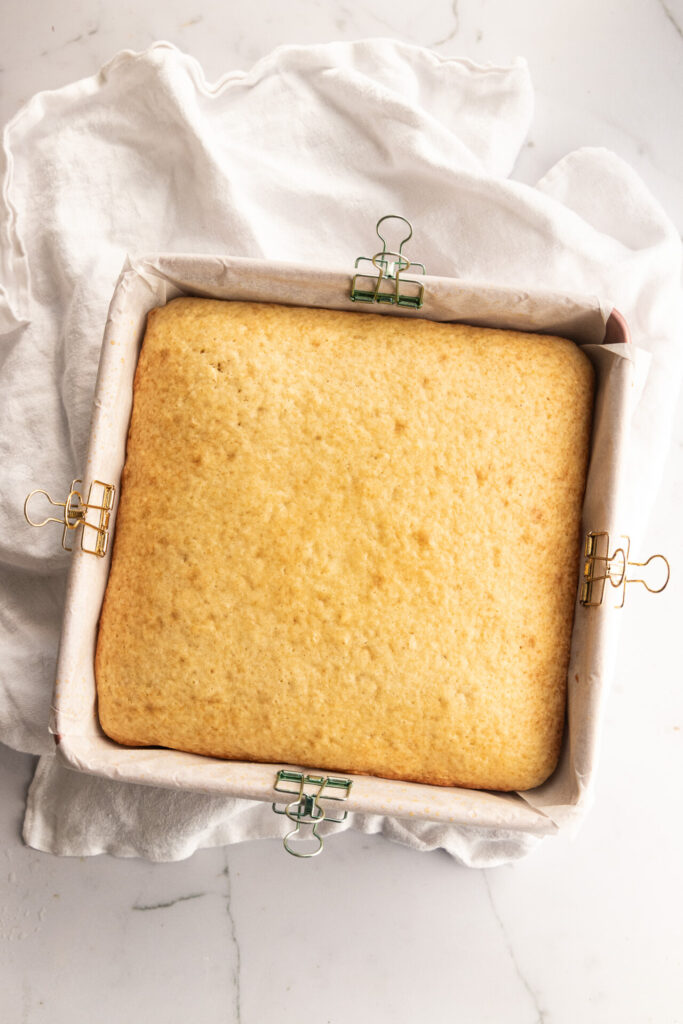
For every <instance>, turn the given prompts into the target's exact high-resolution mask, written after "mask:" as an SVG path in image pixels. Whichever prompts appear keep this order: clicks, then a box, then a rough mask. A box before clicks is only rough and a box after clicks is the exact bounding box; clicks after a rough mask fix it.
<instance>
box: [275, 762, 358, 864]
mask: <svg viewBox="0 0 683 1024" xmlns="http://www.w3.org/2000/svg"><path fill="white" fill-rule="evenodd" d="M351 785H352V783H351V780H350V779H340V778H335V777H334V776H330V775H305V774H304V773H303V772H295V771H291V770H290V769H287V768H282V769H280V771H279V772H278V773H277V775H276V776H275V784H274V786H273V789H275V790H277V791H278V793H290V794H293V795H295V799H294V800H292V801H291V803H288V804H276V803H275V804H273V810H274V811H275V813H276V814H284V815H285V816H286V817H287V818H289V820H290V821H291V822H293V823H294V828H293V829H291V830H290V831H289V832H288V833H287V835H286V836H285V837H284V839H283V840H282V842H283V845H284V848H285V850H286V851H287V853H291V855H292V856H293V857H302V858H308V857H317V855H318V854H319V853H322V850H323V846H324V840H323V837H322V836H321V835H320V833H319V832H318V826H319V825H322V823H323V821H329V822H331V823H334V824H337V825H339V824H341V822H342V821H344V819H345V818H346V816H347V814H348V811H344V813H343V814H342V815H341V817H337V818H333V817H330V816H329V815H328V814H327V812H326V811H325V808H324V807H322V805H321V804H320V798H321V797H323V796H324V797H325V799H327V800H345V799H346V797H347V796H348V795H349V791H350V789H351ZM306 787H308V788H309V789H313V792H312V793H310V792H308V793H307V792H306ZM342 790H343V792H342V795H341V796H338V795H335V792H336V793H339V792H340V791H342ZM302 825H310V826H311V833H310V835H309V836H308V837H306V836H303V835H301V834H300V833H301V826H302ZM306 839H314V840H315V841H316V843H317V846H315V847H314V848H313V849H312V850H307V849H304V848H303V844H304V843H305V842H306ZM302 841H303V842H302ZM297 846H298V847H299V849H297Z"/></svg>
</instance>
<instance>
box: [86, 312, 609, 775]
mask: <svg viewBox="0 0 683 1024" xmlns="http://www.w3.org/2000/svg"><path fill="white" fill-rule="evenodd" d="M592 399H593V369H592V366H591V364H590V362H589V360H588V358H587V357H586V356H585V355H584V354H583V353H582V352H581V351H580V349H579V348H578V347H577V346H576V345H575V344H574V343H573V342H570V341H567V340H565V339H562V338H557V337H551V336H545V335H538V334H522V333H518V332H513V331H501V330H492V329H487V328H482V327H470V326H464V325H460V324H453V323H437V322H433V321H429V320H424V319H418V318H413V317H397V316H391V315H377V314H368V313H365V312H338V311H334V310H327V309H312V308H302V307H289V306H281V305H274V304H263V303H248V302H229V301H218V300H211V299H200V298H179V299H174V300H173V301H171V302H169V303H168V304H167V305H166V306H163V307H161V308H159V309H155V310H152V312H151V313H150V314H149V317H148V323H147V329H146V333H145V338H144V343H143V346H142V350H141V354H140V359H139V363H138V367H137V371H136V376H135V385H134V401H133V411H132V418H131V423H130V429H129V435H128V445H127V452H126V463H125V467H124V470H123V476H122V482H121V494H120V503H119V508H118V513H117V520H116V528H115V536H114V545H113V555H112V563H111V571H110V575H109V581H108V585H107V590H106V594H105V599H104V604H103V608H102V613H101V618H100V624H99V632H98V641H97V652H96V679H97V692H98V712H99V719H100V723H101V726H102V728H103V730H104V732H105V733H106V734H107V735H108V736H110V737H111V738H112V739H114V740H116V741H117V742H118V743H122V744H127V745H131V746H139V747H144V746H163V747H170V748H173V749H177V750H184V751H190V752H193V753H198V754H207V755H212V756H214V757H219V758H228V759H234V760H247V761H249V760H251V761H259V762H269V763H273V764H278V765H294V766H306V767H311V768H314V769H321V770H329V771H333V772H336V773H366V774H371V775H376V776H381V777H384V778H389V779H405V780H412V781H417V782H423V783H428V784H432V785H441V786H464V787H471V788H479V789H493V790H503V791H508V790H525V789H530V788H533V787H535V786H537V785H539V784H540V783H542V782H543V781H544V780H545V779H546V778H547V777H548V776H549V775H550V774H551V773H552V771H553V769H554V767H555V765H556V762H557V759H558V755H559V749H560V743H561V738H562V732H563V722H564V714H565V697H566V693H565V691H566V676H567V665H568V658H569V646H570V639H571V632H572V622H573V614H574V605H575V599H576V590H577V581H578V566H579V549H580V525H581V506H582V500H583V493H584V488H585V480H586V466H587V458H588V450H589V439H590V429H591V416H592Z"/></svg>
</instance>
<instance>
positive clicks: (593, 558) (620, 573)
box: [579, 530, 671, 608]
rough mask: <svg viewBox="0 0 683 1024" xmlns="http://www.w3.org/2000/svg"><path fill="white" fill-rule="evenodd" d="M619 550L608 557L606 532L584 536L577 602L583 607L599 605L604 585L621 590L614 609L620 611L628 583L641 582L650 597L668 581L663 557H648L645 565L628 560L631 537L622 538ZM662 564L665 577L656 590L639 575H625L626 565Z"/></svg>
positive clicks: (626, 573)
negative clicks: (579, 589)
mask: <svg viewBox="0 0 683 1024" xmlns="http://www.w3.org/2000/svg"><path fill="white" fill-rule="evenodd" d="M621 539H622V541H623V543H622V544H621V546H620V547H617V548H614V550H613V551H612V553H611V554H610V539H609V533H607V532H606V531H604V530H603V531H599V532H590V533H587V534H586V543H585V547H584V563H583V580H582V583H581V593H580V595H579V601H580V603H581V604H582V605H583V606H584V608H595V607H597V606H598V605H600V604H602V601H603V598H604V595H605V584H606V583H607V582H609V583H610V584H611V586H613V587H615V588H616V589H617V590H620V591H621V602H620V603H619V604H616V605H615V606H614V607H615V608H623V607H624V602H625V600H626V586H627V584H629V583H642V585H643V586H644V587H645V589H646V590H648V591H649V592H650V593H651V594H661V592H662V590H664V588H665V587H666V585H667V583H668V582H669V577H670V575H671V567H670V565H669V562H668V561H667V559H666V558H665V557H664V555H650V557H649V558H648V559H647V560H646V561H645V562H632V561H631V538H630V537H627V536H626V535H622V538H621ZM658 559H659V560H661V562H662V563H663V565H664V570H665V573H666V575H665V578H664V582H663V583H662V584H661V586H659V587H653V586H651V585H650V584H649V583H648V581H647V580H645V579H643V578H642V577H640V576H628V569H629V566H638V567H639V568H645V567H646V566H649V565H651V564H652V563H653V562H655V561H657V560H658Z"/></svg>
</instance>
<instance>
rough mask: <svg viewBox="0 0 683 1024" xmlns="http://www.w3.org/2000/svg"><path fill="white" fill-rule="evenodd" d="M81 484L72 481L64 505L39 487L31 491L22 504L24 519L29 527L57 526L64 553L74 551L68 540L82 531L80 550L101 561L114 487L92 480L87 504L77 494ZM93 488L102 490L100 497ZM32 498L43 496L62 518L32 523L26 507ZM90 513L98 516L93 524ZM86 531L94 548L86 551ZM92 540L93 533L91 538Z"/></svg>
mask: <svg viewBox="0 0 683 1024" xmlns="http://www.w3.org/2000/svg"><path fill="white" fill-rule="evenodd" d="M80 483H82V481H81V480H74V481H73V482H72V484H71V490H70V491H69V493H68V495H67V497H66V501H55V500H54V499H53V498H51V497H50V495H49V494H48V493H47V491H44V490H43V489H42V487H37V488H36V489H35V490H34V491H31V493H30V494H29V495H27V496H26V501H25V502H24V517H25V519H26V522H27V523H29V524H30V525H31V526H45V525H46V523H60V524H61V525H62V526H63V527H64V529H63V531H62V547H63V548H64V550H65V551H72V550H73V549H72V548H71V547H69V545H68V544H67V537H68V536H69V533H70V532H71V531H72V530H77V529H78V527H79V526H81V527H83V531H82V533H81V549H82V550H83V551H87V552H88V554H91V555H97V556H98V557H99V558H102V557H103V556H104V555H105V554H106V553H107V545H108V543H109V519H110V517H111V510H112V508H113V506H114V494H115V493H116V488H115V487H114V485H113V484H105V483H103V482H102V480H93V482H92V483H91V485H90V489H89V491H88V500H87V501H83V496H82V495H81V493H80V491H77V490H76V485H77V484H80ZM95 488H101V491H100V493H99V495H98V494H97V491H95ZM93 491H95V493H94V494H93ZM34 494H44V495H45V497H46V498H47V500H48V501H49V502H50V504H51V505H54V506H55V507H56V508H61V509H63V510H64V511H63V512H62V515H61V518H59V519H58V518H57V517H56V516H47V517H46V518H45V519H43V520H42V521H41V522H40V523H37V522H35V521H34V520H33V519H31V517H30V515H29V513H28V503H29V501H30V500H31V498H32V497H33V496H34ZM96 496H99V504H98V502H97V501H95V500H94V498H95V497H96ZM89 513H99V516H97V517H96V521H95V522H92V521H91V520H90V519H89V518H88V515H89ZM86 530H90V531H94V534H95V537H94V541H93V544H94V546H93V547H88V546H87V545H86V542H85V538H86ZM90 536H92V533H91V534H90Z"/></svg>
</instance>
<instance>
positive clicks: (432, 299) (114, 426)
mask: <svg viewBox="0 0 683 1024" xmlns="http://www.w3.org/2000/svg"><path fill="white" fill-rule="evenodd" d="M351 279H352V274H351V272H349V271H340V272H336V271H332V270H330V271H327V270H321V269H311V268H310V267H307V266H301V265H297V264H290V263H273V262H267V261H259V260H251V259H242V258H236V257H227V256H226V257H217V256H199V255H193V256H182V255H151V256H145V257H139V258H136V259H134V260H132V259H129V260H127V262H126V265H125V266H124V269H123V271H122V273H121V276H120V278H119V281H118V283H117V285H116V289H115V292H114V295H113V298H112V302H111V306H110V310H109V315H108V319H107V323H106V327H105V331H104V338H103V343H102V351H101V359H100V366H99V373H98V378H97V385H96V392H95V399H94V408H93V417H92V423H91V432H90V441H89V447H88V456H87V463H86V466H85V467H84V470H83V474H82V476H83V481H84V482H83V485H82V487H80V488H79V493H80V492H81V491H82V492H83V495H87V493H88V491H87V488H88V487H89V485H90V484H93V491H92V499H91V503H92V504H94V505H102V504H105V502H104V501H103V500H102V499H103V497H106V495H109V496H110V497H111V498H112V499H114V495H115V494H117V493H118V487H119V481H120V477H121V471H122V468H123V464H124V460H125V448H126V438H127V431H128V424H129V419H130V413H131V408H132V390H133V378H134V374H135V368H136V364H137V359H138V354H139V351H140V346H141V343H142V339H143V335H144V330H145V325H146V317H147V313H148V312H149V311H150V309H152V308H154V307H156V306H160V305H163V304H164V303H166V302H168V301H170V300H171V299H172V298H175V297H177V296H179V295H196V296H202V297H209V298H218V299H239V300H246V301H257V302H277V303H285V304H290V305H304V306H315V307H326V308H332V309H342V310H350V311H354V312H356V313H358V314H359V315H362V313H363V312H365V311H367V312H373V313H381V314H383V315H388V316H403V317H414V316H420V317H426V318H429V319H433V320H441V321H458V322H464V323H469V324H476V325H481V326H488V327H497V328H508V329H515V330H524V331H543V332H545V333H550V334H558V335H561V336H564V337H567V338H570V339H571V340H573V341H575V342H576V343H577V344H578V345H580V346H581V347H582V348H583V350H584V351H585V352H586V354H587V355H588V357H589V358H590V359H591V361H592V363H593V365H594V367H595V370H596V397H595V415H594V424H593V436H592V442H591V456H590V464H589V470H588V481H587V487H586V494H585V500H584V506H583V523H582V529H583V531H584V533H585V534H587V535H588V534H591V533H593V534H596V535H597V540H595V539H594V540H593V542H592V543H593V544H594V545H595V544H597V545H598V547H599V546H600V544H602V543H603V542H602V536H603V532H605V531H606V532H608V533H609V534H610V536H616V535H618V533H619V527H620V526H621V524H620V523H619V521H618V483H619V474H620V467H621V464H622V461H623V456H624V452H625V450H626V444H627V434H628V423H629V417H630V405H631V398H632V394H633V390H634V381H635V361H634V358H633V351H634V350H633V346H632V345H629V344H627V342H628V340H629V338H628V330H627V328H626V325H625V323H624V321H623V319H622V318H621V317H620V316H619V314H618V313H616V312H614V311H612V310H611V309H610V308H606V307H605V306H604V305H603V304H601V303H600V301H599V300H597V299H595V298H591V297H581V296H578V297H577V296H571V295H563V294H558V293H554V292H543V291H538V292H529V291H527V290H524V291H522V290H514V289H502V288H498V287H492V286H490V285H486V284H477V283H472V282H468V281H461V280H458V279H451V278H437V277H428V276H425V277H423V278H420V282H421V283H422V285H423V287H424V305H423V306H422V308H420V309H416V308H413V306H412V305H410V304H409V305H407V306H402V305H396V304H389V303H387V302H383V303H381V304H379V305H378V304H376V303H375V304H373V305H365V306H359V305H358V304H357V303H354V302H353V301H352V298H351V291H350V285H351ZM366 297H367V296H366ZM95 481H99V482H104V484H106V485H107V487H108V488H110V489H109V490H105V489H104V486H103V484H102V483H93V482H95ZM73 500H74V501H77V500H78V499H77V498H74V499H73ZM85 500H87V498H86V499H85ZM159 500H160V501H163V495H159ZM115 516H116V502H115V499H114V500H113V501H112V509H111V513H109V512H108V511H107V512H106V513H104V512H102V511H101V510H99V509H88V510H86V513H85V522H86V524H87V525H86V526H85V527H84V528H83V530H82V534H83V545H84V547H81V546H80V545H79V544H74V551H73V556H72V564H71V569H70V575H69V582H68V589H67V596H66V607H65V613H64V622H63V630H62V639H61V647H60V655H59V662H58V670H57V680H56V684H55V696H54V708H53V715H52V721H51V731H52V733H53V735H54V739H55V743H56V750H57V754H58V757H59V758H60V760H61V761H62V763H63V764H65V765H66V766H68V767H70V768H72V769H76V770H79V771H84V772H89V773H92V774H95V775H100V776H104V777H107V778H112V779H117V780H121V781H128V782H135V783H141V784H147V785H152V786H165V787H171V788H178V789H186V790H194V791H198V792H204V793H215V794H224V795H226V796H234V797H243V798H247V799H252V800H263V801H268V802H277V801H282V799H283V797H282V789H284V790H285V791H287V792H290V793H294V794H295V796H296V793H297V792H299V793H300V795H302V794H304V792H308V791H309V790H308V789H306V790H305V789H304V780H305V779H310V780H312V781H309V782H306V786H312V787H313V789H314V790H315V786H316V784H317V782H319V781H321V780H323V779H327V778H328V777H329V773H324V772H322V771H320V770H316V766H315V765H308V766H305V767H302V766H298V765H284V764H283V765H275V764H259V763H245V762H233V761H225V760H220V759H217V758H212V757H206V756H199V755H193V754H187V753H182V752H179V751H174V750H166V749H158V748H131V747H124V746H121V745H119V744H117V743H115V742H113V741H112V740H110V739H109V738H108V737H107V736H105V735H104V733H103V732H102V730H101V728H100V725H99V721H98V717H97V695H96V686H95V675H94V654H95V645H96V638H97V627H98V619H99V614H100V609H101V605H102V600H103V596H104V592H105V588H106V584H107V576H108V571H109V561H110V549H111V544H109V545H108V548H107V543H106V542H107V540H111V538H112V535H113V532H114V531H115ZM105 520H106V527H107V529H106V530H101V529H100V527H101V526H102V524H103V522H104V521H105ZM88 527H89V528H88ZM65 533H66V531H65ZM86 535H87V536H86ZM92 538H95V543H94V544H93V541H92ZM100 541H103V543H100ZM605 543H606V544H607V545H609V540H606V541H605ZM98 547H99V549H100V550H99V551H97V553H99V554H100V555H102V557H95V556H94V555H93V553H91V551H88V550H85V549H84V548H93V549H94V550H97V548H98ZM103 549H104V550H103ZM605 550H607V549H606V548H605ZM586 564H587V563H586V559H585V556H582V558H581V559H580V561H578V562H577V603H576V613H575V620H574V629H573V634H572V650H571V658H570V664H569V674H568V690H567V694H568V700H567V720H566V727H565V734H564V741H563V748H562V753H561V756H560V761H559V764H558V766H557V769H556V771H555V772H554V774H553V775H552V776H551V778H550V779H549V780H548V781H547V782H546V783H544V785H543V786H541V787H539V788H538V789H535V790H531V791H528V792H525V793H506V794H501V793H492V792H484V791H479V790H466V789H460V788H443V787H438V786H429V785H423V784H418V783H410V782H400V781H395V780H385V779H381V778H375V777H370V776H363V775H358V776H352V777H349V780H348V781H350V782H352V784H351V785H349V786H346V788H345V789H344V790H343V791H341V790H340V792H339V793H338V794H336V795H337V797H339V796H342V797H344V808H345V810H348V811H351V812H359V813H364V814H381V815H391V816H393V817H396V818H403V819H406V818H420V819H426V820H431V821H438V822H441V823H453V824H457V825H471V826H477V827H478V828H482V827H483V828H497V829H507V830H511V831H513V832H514V831H516V832H522V833H527V834H530V835H538V836H541V835H546V834H549V833H552V832H555V831H557V830H558V829H559V828H560V827H564V826H565V825H568V824H569V823H571V822H572V821H574V820H575V819H577V817H578V816H580V815H581V814H582V812H583V810H585V807H586V804H587V802H588V796H589V793H590V789H591V783H592V780H593V777H594V773H595V768H596V761H597V751H598V744H599V734H600V725H601V720H602V709H603V704H604V699H605V694H606V688H607V683H608V675H609V669H610V665H611V660H612V656H613V651H614V645H615V642H616V628H617V620H618V612H616V611H614V604H615V601H614V600H613V599H612V594H611V593H610V594H609V595H606V596H608V598H609V599H608V600H604V601H602V602H601V603H597V602H596V605H595V606H594V607H585V606H584V604H582V603H581V602H580V600H579V597H580V596H581V588H580V587H579V581H580V578H581V577H582V575H583V573H584V569H585V566H586ZM520 583H521V581H520ZM601 589H604V582H603V583H602V584H601V585H599V586H598V587H597V590H596V593H598V592H599V593H598V596H600V594H601ZM607 589H608V590H609V588H607ZM593 596H595V595H593ZM297 780H302V781H301V786H300V789H297V787H298V781H297ZM276 786H277V789H276ZM328 795H329V796H331V797H334V796H335V794H334V793H333V792H332V790H331V789H329V788H328V790H327V791H326V792H325V793H322V795H321V800H322V801H325V799H326V797H327V796H328ZM289 799H292V797H290V798H289ZM330 806H332V805H330ZM309 809H310V808H309ZM314 816H315V808H314Z"/></svg>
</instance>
